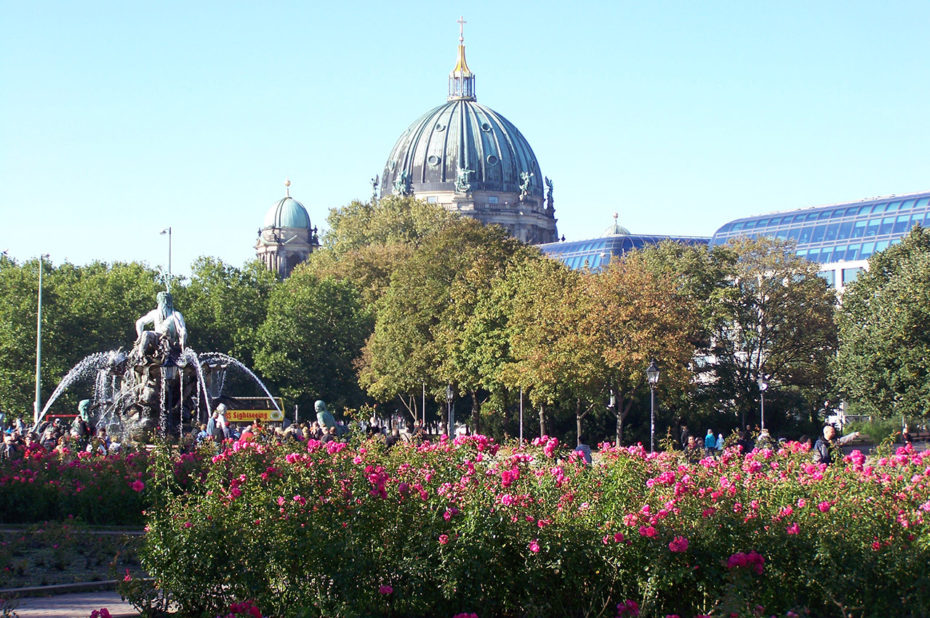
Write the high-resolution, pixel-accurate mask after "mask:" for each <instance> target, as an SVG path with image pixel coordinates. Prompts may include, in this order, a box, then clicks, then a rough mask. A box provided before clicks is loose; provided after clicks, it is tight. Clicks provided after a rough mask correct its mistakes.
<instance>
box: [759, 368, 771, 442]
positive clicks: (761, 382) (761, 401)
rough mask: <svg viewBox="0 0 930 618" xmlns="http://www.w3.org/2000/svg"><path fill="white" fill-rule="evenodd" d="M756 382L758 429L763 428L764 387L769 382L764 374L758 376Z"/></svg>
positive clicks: (766, 386)
mask: <svg viewBox="0 0 930 618" xmlns="http://www.w3.org/2000/svg"><path fill="white" fill-rule="evenodd" d="M756 384H758V385H759V425H760V429H765V389H767V388H768V387H769V383H768V382H766V381H765V376H759V379H758V380H756Z"/></svg>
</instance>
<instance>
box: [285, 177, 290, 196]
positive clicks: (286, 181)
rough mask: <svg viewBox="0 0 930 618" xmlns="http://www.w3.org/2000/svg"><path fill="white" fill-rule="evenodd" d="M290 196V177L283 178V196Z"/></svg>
mask: <svg viewBox="0 0 930 618" xmlns="http://www.w3.org/2000/svg"><path fill="white" fill-rule="evenodd" d="M290 196H291V179H290V178H285V179H284V197H290Z"/></svg>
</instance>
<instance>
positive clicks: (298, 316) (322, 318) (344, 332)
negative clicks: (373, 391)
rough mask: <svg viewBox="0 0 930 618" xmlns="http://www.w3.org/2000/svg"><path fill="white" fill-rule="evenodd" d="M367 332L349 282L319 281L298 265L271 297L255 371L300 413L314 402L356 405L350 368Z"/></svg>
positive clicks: (367, 318) (368, 320)
mask: <svg viewBox="0 0 930 618" xmlns="http://www.w3.org/2000/svg"><path fill="white" fill-rule="evenodd" d="M369 332H371V318H370V315H369V313H368V312H367V311H366V310H365V309H364V308H363V307H362V303H361V300H360V298H359V294H358V292H357V291H356V289H355V288H354V287H353V286H352V285H351V284H350V283H348V282H345V281H337V280H335V279H332V278H327V279H319V278H318V277H317V276H316V274H315V273H313V272H312V271H311V270H310V269H307V268H304V267H302V266H299V267H298V268H296V269H294V271H293V273H291V276H290V277H288V278H287V279H286V280H284V281H283V282H281V283H280V284H278V285H277V286H276V287H275V288H274V290H273V291H272V293H271V297H270V301H269V307H268V313H267V317H266V318H265V321H264V323H263V324H262V325H261V327H260V328H259V332H258V341H259V347H258V351H257V352H256V354H255V366H256V368H258V369H259V371H261V372H262V373H263V374H264V375H265V376H267V377H268V378H270V379H271V380H274V381H275V383H276V384H277V385H278V386H279V387H280V389H281V393H282V394H283V395H284V397H286V398H287V399H288V401H289V402H296V403H298V404H299V405H300V406H301V407H303V408H305V409H312V406H313V402H314V400H316V399H324V400H325V401H327V402H328V403H333V404H334V405H335V406H336V407H337V408H338V407H342V406H356V405H358V403H359V402H360V400H361V392H360V391H359V388H358V383H357V381H356V376H355V369H354V364H353V363H354V361H355V359H356V358H357V357H358V356H359V354H360V352H361V350H362V346H363V345H364V343H365V337H366V336H367V335H368V333H369Z"/></svg>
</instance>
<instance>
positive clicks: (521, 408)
mask: <svg viewBox="0 0 930 618" xmlns="http://www.w3.org/2000/svg"><path fill="white" fill-rule="evenodd" d="M520 446H523V387H522V386H521V387H520Z"/></svg>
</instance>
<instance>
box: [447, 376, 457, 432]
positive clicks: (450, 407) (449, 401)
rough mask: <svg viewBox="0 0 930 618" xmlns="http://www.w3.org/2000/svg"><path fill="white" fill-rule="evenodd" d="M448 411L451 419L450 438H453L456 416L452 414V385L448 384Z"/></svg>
mask: <svg viewBox="0 0 930 618" xmlns="http://www.w3.org/2000/svg"><path fill="white" fill-rule="evenodd" d="M446 413H447V417H448V420H449V438H452V432H453V431H455V418H453V416H452V385H451V384H447V385H446Z"/></svg>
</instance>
